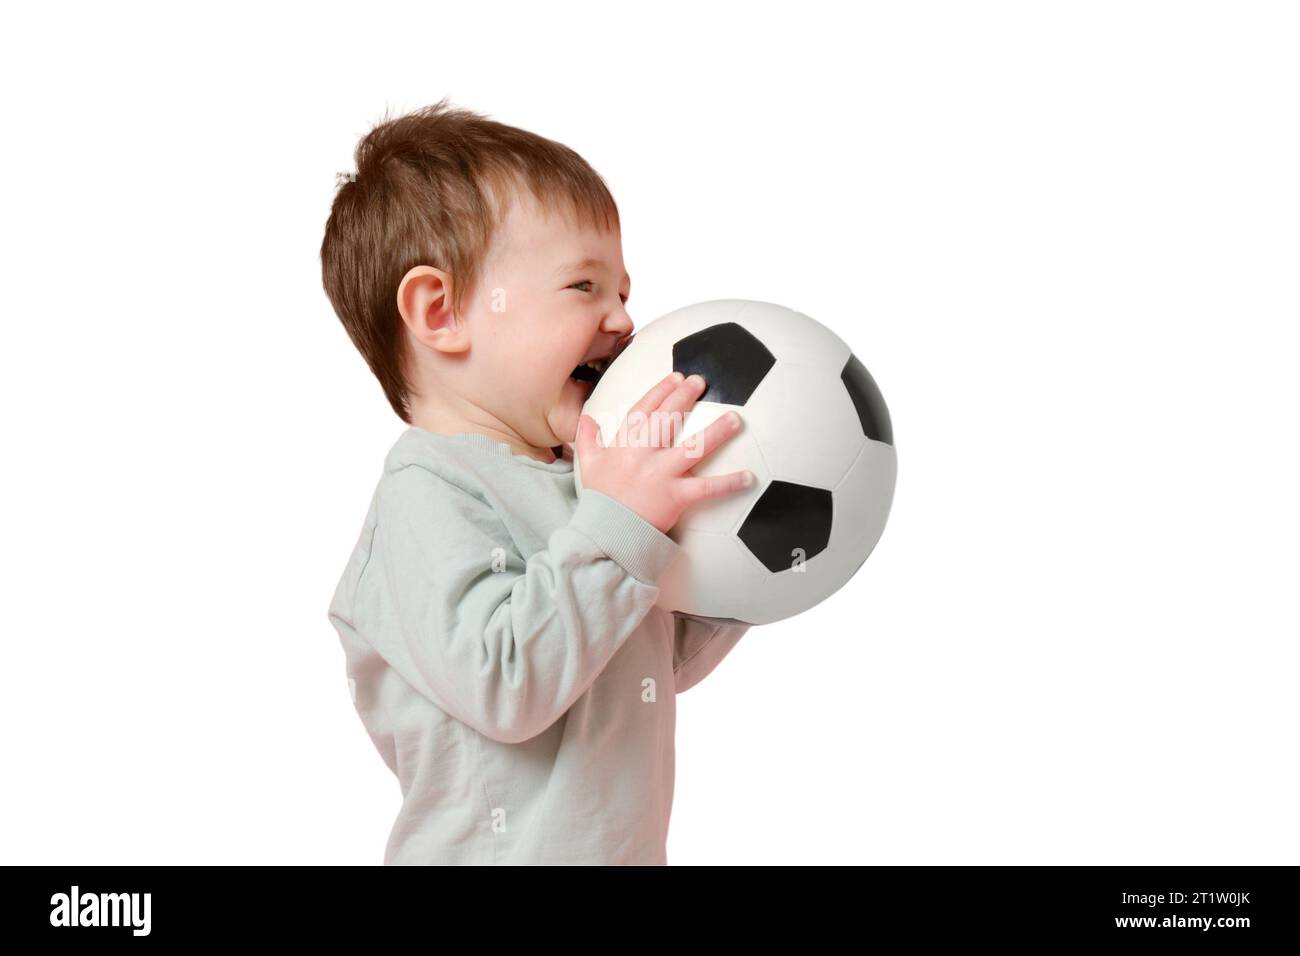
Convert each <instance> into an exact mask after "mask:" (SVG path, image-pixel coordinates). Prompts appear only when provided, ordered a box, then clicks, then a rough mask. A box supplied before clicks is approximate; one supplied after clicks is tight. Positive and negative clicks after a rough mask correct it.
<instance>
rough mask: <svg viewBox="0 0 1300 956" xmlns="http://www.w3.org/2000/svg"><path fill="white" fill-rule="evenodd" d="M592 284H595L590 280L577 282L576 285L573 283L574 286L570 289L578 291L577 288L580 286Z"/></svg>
mask: <svg viewBox="0 0 1300 956" xmlns="http://www.w3.org/2000/svg"><path fill="white" fill-rule="evenodd" d="M592 284H593V283H592V281H591V280H590V279H583V280H582V281H581V282H575V283H573V285H571V286H569V288H570V289H576V288H577V287H578V286H580V285H592Z"/></svg>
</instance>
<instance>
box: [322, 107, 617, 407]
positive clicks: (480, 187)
mask: <svg viewBox="0 0 1300 956" xmlns="http://www.w3.org/2000/svg"><path fill="white" fill-rule="evenodd" d="M353 158H354V160H355V162H356V166H357V171H356V173H355V174H352V175H341V176H340V177H339V187H338V191H337V193H336V194H335V196H334V203H333V206H332V207H331V208H330V215H329V220H328V221H327V222H326V223H325V239H324V241H323V242H322V243H321V248H320V257H321V276H322V280H323V281H324V284H325V294H326V295H327V296H329V300H330V304H331V305H332V306H333V307H334V311H335V313H336V314H337V315H338V317H339V319H340V321H342V323H343V327H344V328H345V329H347V333H348V336H349V337H350V338H351V339H352V343H353V344H354V345H355V346H356V347H357V350H358V351H360V352H361V354H362V356H363V357H364V358H365V360H366V364H367V365H369V366H370V370H371V371H372V372H374V373H375V377H376V378H378V379H379V384H380V385H381V386H383V389H384V395H385V396H386V397H387V399H388V403H389V404H390V405H392V406H393V411H395V412H397V414H398V416H399V417H400V418H401V419H402V420H403V421H404V422H406V423H408V424H410V421H411V417H410V404H409V395H410V391H411V388H410V383H409V382H408V381H407V377H406V373H405V367H406V366H405V359H404V347H403V341H404V335H403V325H402V317H401V314H400V313H399V312H398V310H397V287H398V285H399V284H400V283H401V281H402V277H403V276H404V275H406V273H407V271H408V270H410V269H412V268H413V267H415V266H417V265H430V266H433V267H434V268H437V269H441V270H443V271H444V272H447V273H449V274H451V276H453V281H452V283H451V285H452V308H453V310H454V311H456V312H457V313H459V312H460V311H461V308H462V306H463V304H464V302H465V297H466V295H467V294H468V293H469V292H471V291H472V290H473V288H474V286H475V283H476V282H477V280H478V277H479V274H480V271H481V269H482V265H483V260H484V258H485V257H486V255H487V252H488V249H489V247H490V245H491V241H492V234H493V231H494V230H495V228H496V226H497V225H498V224H499V223H500V222H501V220H502V218H503V217H504V216H505V215H506V212H507V211H508V209H509V207H510V201H511V199H512V198H513V197H514V195H515V190H517V189H518V188H520V187H521V186H526V187H527V188H528V189H529V190H530V191H531V192H532V194H533V196H534V197H536V199H537V200H538V202H539V203H540V204H541V206H542V208H544V209H547V210H556V211H560V212H562V213H564V214H567V215H570V216H572V217H574V218H576V219H577V221H579V222H581V223H583V224H586V225H589V226H591V227H593V228H597V229H601V230H608V229H610V228H611V227H612V228H615V229H617V228H619V217H618V207H617V206H616V205H615V204H614V198H613V196H611V195H610V192H609V189H608V188H607V187H606V185H605V181H604V180H603V179H601V177H600V175H599V174H598V173H597V172H596V171H595V170H594V169H592V168H591V166H589V165H588V164H587V161H586V160H584V159H583V158H582V157H581V156H579V155H578V154H577V153H576V152H574V151H573V150H571V149H570V148H569V147H567V146H564V145H563V144H561V143H557V142H554V141H552V140H549V139H544V138H543V137H541V136H538V135H536V134H535V133H530V132H527V131H526V130H521V129H516V128H515V127H513V126H506V125H504V124H502V123H497V122H495V121H493V120H490V119H487V118H486V117H484V116H481V115H479V114H478V113H473V112H470V111H469V110H464V109H456V108H453V107H450V106H449V105H448V104H447V100H446V98H444V99H442V100H439V101H438V102H437V103H435V104H434V105H432V106H427V107H424V108H423V109H419V110H416V111H415V112H413V113H408V114H407V115H405V116H401V117H398V118H397V119H389V118H388V117H387V116H385V118H384V119H383V120H382V121H381V122H380V123H379V124H378V125H376V126H375V127H374V128H373V129H371V131H370V132H369V133H367V134H366V135H365V136H364V137H363V138H362V139H361V142H360V143H358V144H357V148H356V152H355V154H354V157H353Z"/></svg>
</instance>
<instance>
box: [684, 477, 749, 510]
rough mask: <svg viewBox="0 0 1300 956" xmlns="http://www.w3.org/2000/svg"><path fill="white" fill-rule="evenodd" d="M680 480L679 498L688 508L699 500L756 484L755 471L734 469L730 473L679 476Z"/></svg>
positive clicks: (742, 489) (727, 493)
mask: <svg viewBox="0 0 1300 956" xmlns="http://www.w3.org/2000/svg"><path fill="white" fill-rule="evenodd" d="M678 481H679V482H681V484H680V485H679V486H678V488H679V490H678V495H679V496H680V499H679V500H681V501H682V503H683V506H684V508H688V507H690V506H691V505H693V504H695V503H696V502H697V501H705V500H706V499H709V498H719V497H721V496H722V495H730V494H733V493H734V492H737V491H744V490H745V489H746V488H749V487H751V486H752V485H753V484H754V473H753V472H751V471H733V472H731V474H729V475H708V476H704V477H695V476H690V477H686V478H679V479H678Z"/></svg>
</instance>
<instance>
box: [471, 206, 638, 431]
mask: <svg viewBox="0 0 1300 956" xmlns="http://www.w3.org/2000/svg"><path fill="white" fill-rule="evenodd" d="M587 260H592V261H587ZM584 261H586V264H583V263H584ZM630 293H631V279H630V278H629V277H628V275H627V273H626V271H625V270H624V268H623V244H622V237H621V235H620V233H619V232H617V231H615V232H609V233H603V234H602V233H599V232H596V231H595V230H591V229H586V228H580V227H578V226H577V225H574V224H571V223H569V222H568V221H567V220H566V218H565V217H563V216H561V215H547V214H546V213H545V212H543V211H542V209H541V208H540V207H539V206H538V205H537V203H536V201H535V200H534V199H533V198H532V196H531V194H530V193H528V192H527V191H525V192H524V193H523V194H521V195H520V196H519V198H517V199H516V201H515V203H514V204H513V205H512V207H511V209H510V212H509V214H508V215H507V217H506V219H505V221H504V222H502V223H501V224H500V226H499V227H498V229H497V230H496V232H495V233H494V235H493V242H492V248H491V250H490V251H489V253H488V256H487V261H486V262H485V263H484V269H483V273H482V279H481V281H480V283H479V284H478V291H477V292H476V293H475V294H474V296H473V300H474V301H473V303H472V305H469V304H468V303H467V305H469V326H470V335H471V341H472V343H473V344H472V346H471V349H470V351H471V360H472V362H473V364H474V367H475V379H476V382H475V386H476V387H475V391H476V393H477V394H476V396H475V403H476V404H477V405H479V407H480V408H482V409H483V410H484V411H487V412H489V413H491V414H492V415H493V416H494V417H495V418H496V419H497V420H499V421H500V422H501V423H502V425H504V426H506V427H508V428H509V429H510V430H512V431H513V432H514V433H515V434H517V435H518V436H519V437H520V438H521V439H522V440H523V441H524V442H525V443H527V444H528V445H531V446H532V447H533V448H536V449H550V448H554V447H555V446H557V445H559V444H561V443H566V444H571V443H572V442H573V441H574V439H575V437H576V435H577V430H578V416H579V414H580V413H581V411H582V405H583V403H584V402H585V401H586V400H587V396H588V395H590V394H591V390H592V387H593V386H592V385H591V384H590V383H588V382H581V381H578V380H575V379H573V378H571V377H570V376H571V374H572V372H573V370H574V368H575V367H576V366H578V365H580V364H582V363H583V362H584V361H587V360H590V359H592V358H597V357H604V356H608V355H609V354H610V353H611V352H613V351H614V349H615V346H616V345H617V344H619V343H620V341H621V340H622V339H624V338H625V337H626V336H628V335H631V333H632V329H633V325H632V319H631V317H630V316H629V315H628V313H627V309H626V308H625V302H626V300H627V297H628V295H629V294H630Z"/></svg>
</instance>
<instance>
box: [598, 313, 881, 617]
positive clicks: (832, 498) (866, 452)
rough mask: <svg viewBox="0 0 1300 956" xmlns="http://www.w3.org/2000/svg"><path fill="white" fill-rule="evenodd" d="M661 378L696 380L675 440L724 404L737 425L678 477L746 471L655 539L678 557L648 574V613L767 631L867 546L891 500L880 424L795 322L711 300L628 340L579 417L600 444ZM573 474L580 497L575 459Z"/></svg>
mask: <svg viewBox="0 0 1300 956" xmlns="http://www.w3.org/2000/svg"><path fill="white" fill-rule="evenodd" d="M673 371H678V372H682V373H683V374H685V375H690V374H692V373H696V372H698V373H699V374H700V375H702V376H704V382H705V391H704V394H703V395H701V396H700V398H699V400H698V401H697V402H696V403H695V405H694V407H693V408H692V409H691V411H690V412H689V414H687V416H686V418H685V420H684V421H683V424H682V427H681V429H680V431H679V432H678V435H677V439H676V443H677V444H681V443H682V442H683V441H684V440H686V439H688V438H689V436H690V435H692V434H693V433H695V432H698V431H699V430H700V429H702V428H705V427H706V426H708V425H709V424H710V423H712V422H713V421H714V420H715V419H717V418H718V417H720V416H721V415H723V414H725V413H726V412H727V411H728V410H729V409H731V408H736V409H738V411H739V413H740V416H741V420H742V423H743V424H742V426H741V429H740V431H739V432H738V433H736V434H734V435H732V437H731V438H729V439H727V440H726V441H725V442H723V444H722V445H721V446H720V447H719V448H718V449H717V450H716V451H714V452H712V453H711V454H710V455H708V456H707V457H704V458H702V459H701V460H700V463H699V464H698V465H696V466H695V467H694V468H693V469H692V470H691V473H692V474H694V475H715V474H726V473H729V472H733V471H740V470H743V469H748V470H749V471H751V472H753V473H754V477H755V478H756V479H757V481H755V483H754V485H753V486H752V487H750V488H749V489H746V490H744V491H736V492H732V493H730V494H728V495H724V496H722V497H719V498H713V499H710V500H708V501H702V502H699V503H697V504H695V505H693V506H691V507H690V508H688V509H687V510H686V511H684V512H682V515H681V518H680V519H679V521H678V522H677V524H676V525H674V526H673V528H672V530H671V531H670V532H669V536H670V537H671V538H672V539H673V540H674V541H676V542H677V543H678V544H679V545H681V547H682V553H681V555H679V557H678V559H677V560H676V561H674V562H673V563H672V564H671V565H670V566H669V567H668V569H667V570H666V571H665V572H664V573H663V575H662V576H661V577H660V580H659V599H658V604H659V606H660V607H662V608H664V609H665V610H668V611H672V612H675V613H678V614H681V615H684V616H687V617H692V618H696V619H701V620H706V621H711V622H719V623H745V624H769V623H771V622H773V621H779V620H782V619H784V618H787V617H791V616H793V615H795V614H799V613H801V612H803V611H806V610H807V609H808V608H810V607H813V606H814V605H816V604H818V603H820V602H821V601H823V600H825V599H826V598H827V597H829V596H830V595H831V594H833V593H835V591H837V590H839V589H840V588H841V587H842V586H843V585H844V583H845V582H846V581H848V580H849V578H851V577H852V576H853V575H854V574H855V573H856V572H857V570H858V569H859V568H860V567H862V564H863V562H864V561H866V560H867V557H868V555H870V554H871V552H872V550H873V549H874V548H875V546H876V543H877V542H878V541H879V540H880V535H881V533H882V532H883V531H884V529H885V520H886V518H887V517H888V515H889V507H890V504H891V503H892V501H893V496H894V480H895V476H896V474H897V467H898V463H897V456H896V455H895V452H894V435H893V428H892V426H891V424H890V419H889V410H888V408H886V406H885V400H884V398H883V397H882V396H881V394H880V390H879V389H878V388H877V387H876V383H875V381H874V380H873V379H872V377H871V375H870V373H869V372H868V371H867V369H866V367H865V366H864V365H863V364H862V363H861V362H860V361H858V359H857V358H856V357H855V356H854V355H853V353H852V351H850V349H849V347H848V346H847V345H846V344H844V342H843V341H841V340H840V338H839V337H838V336H836V335H835V334H834V333H833V332H831V331H830V329H828V328H826V327H825V326H824V325H822V324H820V323H819V322H816V321H814V320H813V319H810V318H809V317H808V316H806V315H803V314H801V313H799V312H795V311H793V310H792V309H787V308H784V307H783V306H779V305H773V304H772V303H769V302H751V301H746V300H743V299H722V300H718V301H714V302H702V303H699V304H697V305H691V306H687V307H686V308H684V309H678V310H677V311H676V312H671V313H669V314H668V315H665V316H663V317H662V318H660V319H656V320H655V321H654V322H651V323H650V324H648V325H646V326H645V327H644V328H643V329H641V330H640V331H639V332H637V333H636V335H634V336H633V337H632V339H631V340H630V342H629V343H628V344H627V345H626V347H625V348H624V349H623V351H622V352H621V353H620V354H619V355H618V356H616V357H615V358H614V360H613V361H612V362H611V363H610V365H609V367H608V368H607V369H606V370H605V372H604V374H603V375H602V376H601V378H600V380H599V381H598V382H597V383H596V386H595V388H594V390H593V391H592V393H591V395H590V396H589V397H588V399H587V402H586V405H585V406H584V408H583V411H584V412H585V413H586V414H588V415H590V416H591V417H592V418H593V419H595V420H596V423H597V424H598V425H599V426H600V431H601V437H602V439H603V440H604V441H605V442H606V443H607V444H608V443H609V442H611V441H613V440H614V436H615V435H616V434H617V433H618V430H619V428H620V426H621V425H622V423H623V421H624V420H625V419H626V417H627V414H628V412H629V411H630V410H631V408H632V406H633V405H635V404H636V403H637V402H638V401H640V400H641V399H642V398H643V397H644V396H645V394H646V393H647V392H648V391H650V389H651V388H653V387H654V386H655V384H657V383H658V382H660V381H661V380H662V379H663V378H664V376H666V375H668V374H669V373H671V372H673ZM573 471H574V480H575V482H576V485H577V488H578V490H579V491H581V490H582V469H581V462H580V461H578V460H577V458H576V456H575V460H574V465H573Z"/></svg>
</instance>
